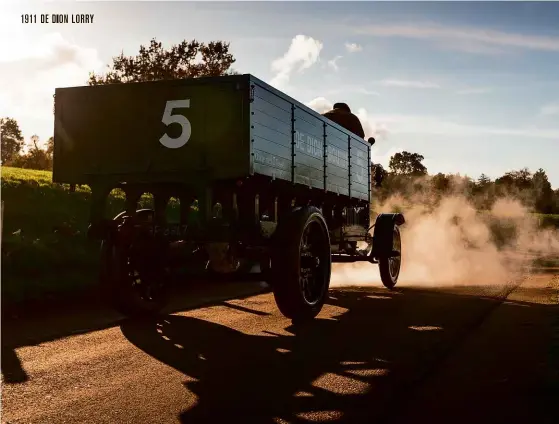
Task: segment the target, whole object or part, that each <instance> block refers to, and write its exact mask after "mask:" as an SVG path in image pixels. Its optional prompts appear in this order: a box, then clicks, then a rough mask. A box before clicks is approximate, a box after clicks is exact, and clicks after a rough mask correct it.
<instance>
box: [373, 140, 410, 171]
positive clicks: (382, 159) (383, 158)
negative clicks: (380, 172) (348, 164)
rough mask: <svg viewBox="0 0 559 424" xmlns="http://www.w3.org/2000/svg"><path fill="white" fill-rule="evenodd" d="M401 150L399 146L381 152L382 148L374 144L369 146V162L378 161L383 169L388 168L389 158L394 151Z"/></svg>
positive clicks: (398, 151) (399, 151)
mask: <svg viewBox="0 0 559 424" xmlns="http://www.w3.org/2000/svg"><path fill="white" fill-rule="evenodd" d="M403 151H404V149H403V148H401V147H390V148H389V149H388V150H386V151H385V152H382V148H381V147H380V146H379V147H377V146H376V145H375V146H373V147H372V148H371V162H373V163H380V164H381V165H382V167H383V168H384V169H388V164H389V163H390V158H391V157H392V156H394V155H395V154H396V153H401V152H403Z"/></svg>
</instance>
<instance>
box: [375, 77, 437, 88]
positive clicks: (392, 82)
mask: <svg viewBox="0 0 559 424" xmlns="http://www.w3.org/2000/svg"><path fill="white" fill-rule="evenodd" d="M380 84H381V85H383V86H385V87H401V88H440V86H439V85H438V84H435V83H433V82H429V81H409V80H398V79H385V80H382V81H381V82H380Z"/></svg>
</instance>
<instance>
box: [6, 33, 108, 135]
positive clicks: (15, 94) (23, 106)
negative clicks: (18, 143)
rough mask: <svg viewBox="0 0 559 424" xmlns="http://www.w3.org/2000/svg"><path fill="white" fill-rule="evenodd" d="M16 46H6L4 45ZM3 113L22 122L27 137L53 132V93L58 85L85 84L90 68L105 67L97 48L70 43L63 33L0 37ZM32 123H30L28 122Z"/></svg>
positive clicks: (98, 69) (97, 69) (100, 68)
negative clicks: (15, 37) (11, 37)
mask: <svg viewBox="0 0 559 424" xmlns="http://www.w3.org/2000/svg"><path fill="white" fill-rule="evenodd" d="M10 42H13V44H14V46H16V47H17V48H14V47H13V46H12V47H10V48H9V49H6V50H3V47H4V45H9V43H10ZM0 51H2V52H3V53H4V51H5V52H7V54H5V55H4V54H3V55H2V56H1V57H0V74H1V75H2V77H3V78H2V79H1V80H0V92H2V93H3V96H2V98H1V99H0V116H11V117H13V118H14V119H16V120H17V121H18V122H19V123H20V128H21V130H22V132H23V134H24V136H25V138H26V139H27V138H28V137H29V136H31V135H32V134H34V133H37V134H38V135H39V136H40V138H41V139H46V138H48V137H50V136H51V135H52V132H53V115H52V110H53V95H54V90H55V88H57V87H67V86H74V85H85V84H86V83H87V79H88V76H89V72H90V71H100V70H102V66H103V63H102V62H101V60H100V59H99V56H98V53H97V50H95V49H90V48H85V47H83V46H79V45H76V44H73V43H71V42H70V41H68V40H67V39H65V38H64V37H63V36H62V35H61V34H60V33H49V34H46V35H44V36H42V37H33V38H31V37H29V36H22V37H20V38H18V39H17V40H14V39H10V38H8V39H6V38H3V39H2V41H0ZM31 124H32V125H33V126H31V127H30V126H29V125H31Z"/></svg>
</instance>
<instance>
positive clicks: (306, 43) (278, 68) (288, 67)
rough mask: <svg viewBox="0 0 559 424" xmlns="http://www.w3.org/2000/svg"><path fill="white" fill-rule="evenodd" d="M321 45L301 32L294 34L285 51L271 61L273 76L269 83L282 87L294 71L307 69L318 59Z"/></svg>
mask: <svg viewBox="0 0 559 424" xmlns="http://www.w3.org/2000/svg"><path fill="white" fill-rule="evenodd" d="M322 47H323V44H322V43H321V42H320V41H319V40H315V39H314V38H312V37H307V36H306V35H301V34H300V35H297V36H295V37H294V38H293V39H292V40H291V44H290V46H289V48H288V50H287V52H286V53H285V54H284V55H283V56H282V57H280V58H278V59H276V60H274V61H273V62H272V71H273V72H274V73H275V76H274V78H273V79H272V81H271V82H270V84H271V85H273V86H274V87H277V88H281V87H284V86H285V85H286V84H287V83H288V82H289V80H290V78H291V76H292V74H293V73H294V72H297V71H298V72H301V71H303V70H305V69H308V68H310V67H311V66H312V65H314V64H315V63H316V62H317V61H318V59H319V56H320V52H321V50H322Z"/></svg>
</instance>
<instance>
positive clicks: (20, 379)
mask: <svg viewBox="0 0 559 424" xmlns="http://www.w3.org/2000/svg"><path fill="white" fill-rule="evenodd" d="M558 278H559V277H558V275H557V274H538V275H533V276H531V277H528V278H526V279H524V280H522V281H516V282H510V283H506V284H501V285H494V286H490V287H488V286H473V285H472V286H463V287H447V288H438V289H433V288H429V289H422V288H420V287H401V288H398V289H397V290H395V291H388V290H386V289H384V288H381V287H379V286H372V287H361V288H343V289H341V288H340V289H332V290H331V293H330V298H329V300H328V302H327V304H326V305H325V307H324V309H323V311H322V312H321V314H320V315H319V317H318V319H316V320H315V321H314V322H312V323H311V324H309V325H306V326H304V327H301V328H295V327H293V326H292V325H291V322H290V321H289V320H287V319H286V318H284V317H283V316H282V315H281V314H280V313H279V311H278V310H277V308H276V306H275V304H274V300H273V295H272V294H271V293H269V292H267V290H266V289H265V288H263V287H262V286H261V285H260V284H259V283H257V282H253V283H244V284H239V285H235V284H234V283H228V284H227V285H215V286H207V287H205V288H198V289H196V290H194V291H192V292H191V293H190V295H189V296H187V298H188V299H187V300H186V301H183V303H181V301H178V300H177V302H176V304H175V305H174V307H173V308H174V309H172V311H175V312H173V313H170V314H164V315H162V316H161V317H158V318H157V319H152V320H144V321H130V320H127V319H123V318H122V317H120V316H118V315H115V314H114V313H112V312H109V311H106V312H105V313H102V314H100V313H95V314H94V313H93V312H84V313H83V314H82V315H79V314H78V315H76V316H75V317H74V318H73V319H72V317H68V316H65V317H58V318H46V317H45V318H44V319H43V320H35V321H25V320H22V321H21V322H15V323H10V327H9V328H7V327H5V326H3V329H2V330H3V336H2V339H3V340H2V422H3V423H49V424H50V423H52V424H55V423H111V424H112V423H176V422H184V423H197V422H208V423H209V422H211V423H222V422H234V423H249V422H250V423H252V422H257V423H303V422H305V423H306V422H368V423H369V422H374V423H385V422H386V423H388V422H398V423H410V422H413V423H418V422H419V423H422V422H429V423H434V422H437V423H438V422H441V423H442V422H445V423H459V422H460V423H461V422H469V423H471V422H474V421H475V422H477V423H480V422H491V423H499V422H503V423H504V422H507V423H511V422H522V423H524V424H525V423H530V424H531V423H538V424H539V423H548V422H549V423H552V422H555V423H556V422H559V420H556V419H557V418H558V417H557V415H554V414H556V412H557V405H559V402H558V401H559V395H558V393H559V392H557V387H558V384H557V381H558V380H557V367H556V366H557V361H556V359H557V356H556V353H557V352H556V350H554V346H555V347H556V344H554V343H556V342H557V339H556V338H555V339H554V338H553V337H554V335H555V337H557V321H556V317H557V315H558V305H557V293H558V288H559V287H558V286H559V279H558ZM252 293H257V294H255V295H252ZM232 297H237V298H236V299H232ZM226 298H229V300H226ZM201 304H202V305H205V306H200V307H197V306H198V305H201ZM181 309H182V312H176V310H181Z"/></svg>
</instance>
